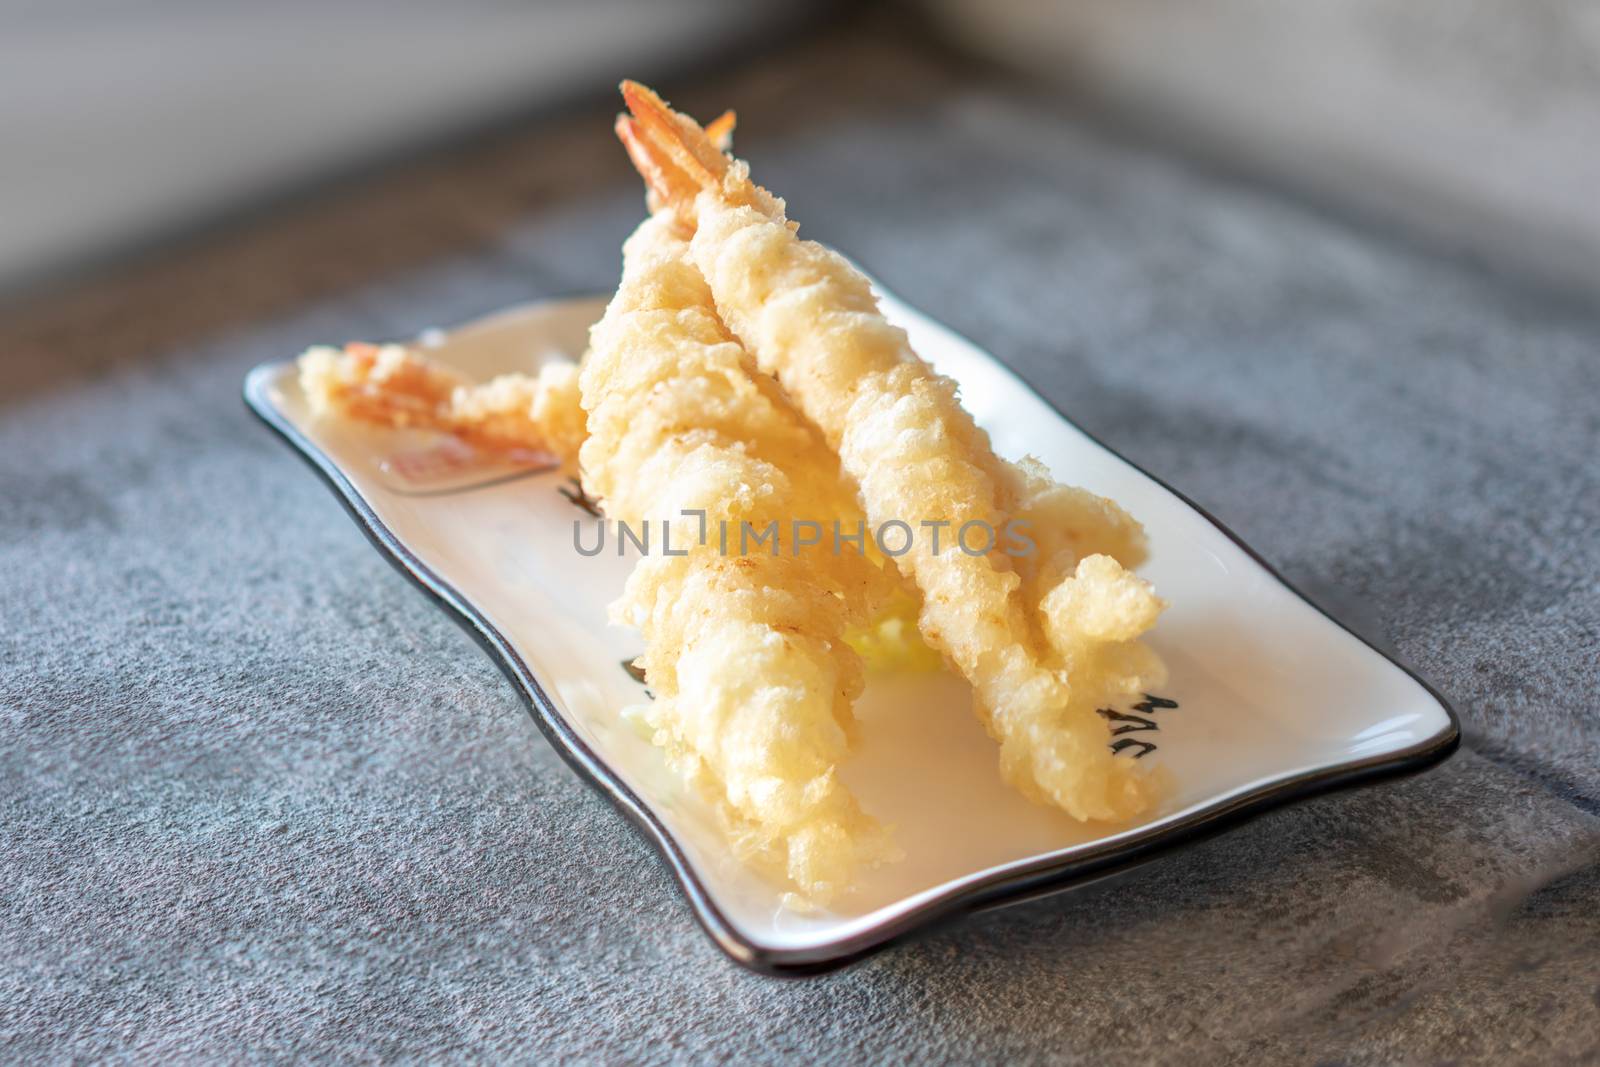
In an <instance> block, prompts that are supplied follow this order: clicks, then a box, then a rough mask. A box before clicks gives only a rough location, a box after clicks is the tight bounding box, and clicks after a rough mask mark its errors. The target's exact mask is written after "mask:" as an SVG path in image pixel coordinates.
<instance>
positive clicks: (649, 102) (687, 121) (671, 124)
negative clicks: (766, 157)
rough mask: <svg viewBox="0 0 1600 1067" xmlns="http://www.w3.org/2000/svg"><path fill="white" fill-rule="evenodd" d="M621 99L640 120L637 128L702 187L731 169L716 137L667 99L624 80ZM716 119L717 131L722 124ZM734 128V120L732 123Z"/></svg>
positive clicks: (719, 179)
mask: <svg viewBox="0 0 1600 1067" xmlns="http://www.w3.org/2000/svg"><path fill="white" fill-rule="evenodd" d="M622 99H623V100H624V101H625V102H626V103H627V105H628V111H629V112H631V113H632V115H633V117H634V120H635V121H636V123H637V130H638V132H639V133H641V134H642V135H643V136H644V138H645V139H647V140H649V142H650V143H651V145H653V146H654V147H655V148H657V149H659V150H660V152H661V153H662V154H663V155H664V156H665V157H666V159H667V160H668V161H670V162H671V163H672V164H673V166H675V167H677V169H678V170H680V171H682V172H683V173H684V175H685V176H687V177H688V178H689V179H690V180H691V181H693V182H694V184H695V185H697V186H699V187H700V188H701V189H711V188H715V187H716V186H717V185H718V184H720V183H721V181H722V176H723V174H725V173H727V170H728V157H727V156H725V155H723V154H722V150H721V149H720V148H718V147H717V145H716V143H715V141H714V140H713V136H714V134H712V133H708V131H706V130H703V129H701V128H700V126H699V124H698V123H696V122H695V121H694V120H693V119H691V118H689V117H688V116H687V115H681V114H679V113H678V112H676V111H673V110H672V109H671V108H670V107H668V106H667V104H666V101H664V100H662V99H661V97H659V96H657V95H656V94H655V93H654V92H652V91H651V90H650V89H648V88H646V87H645V86H643V85H640V84H639V83H638V82H635V81H625V82H623V83H622ZM722 122H723V119H718V120H717V122H716V123H713V124H712V125H713V127H714V129H715V130H716V133H715V135H720V134H721V130H720V128H718V127H719V124H721V123H722ZM730 128H731V124H730Z"/></svg>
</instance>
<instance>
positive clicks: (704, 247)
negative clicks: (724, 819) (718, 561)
mask: <svg viewBox="0 0 1600 1067" xmlns="http://www.w3.org/2000/svg"><path fill="white" fill-rule="evenodd" d="M622 88H623V95H624V97H625V99H626V101H627V104H628V108H629V110H630V111H631V112H632V113H633V116H634V123H633V136H632V139H631V143H630V145H629V150H630V154H631V155H632V156H633V158H634V160H635V163H636V165H638V167H639V170H640V172H641V174H642V175H643V176H644V177H645V179H646V183H647V185H648V186H649V189H650V194H651V200H652V204H653V205H655V206H659V207H662V208H665V209H669V210H670V211H671V212H672V213H673V217H674V218H675V219H676V221H677V224H678V226H679V229H680V232H681V233H683V234H685V235H687V236H690V237H691V238H692V239H691V241H690V246H689V256H690V259H691V260H692V262H693V263H694V264H695V266H696V267H698V268H699V270H700V272H701V274H702V275H703V276H704V278H705V280H706V282H707V284H708V285H709V286H710V290H711V293H712V295H713V298H714V300H715V303H716V309H717V312H718V314H719V315H720V316H721V318H722V321H723V322H724V323H726V325H727V327H728V329H729V330H731V331H732V333H733V335H734V336H736V337H737V338H738V339H739V340H740V341H741V342H743V344H744V346H745V347H746V348H747V349H748V350H749V351H750V353H751V354H752V355H753V356H754V357H755V359H756V361H757V362H758V364H759V365H760V367H761V369H762V370H765V371H768V372H769V373H772V374H774V375H775V376H776V377H777V379H778V380H779V382H780V383H781V384H782V385H783V388H784V389H785V390H786V391H787V392H788V394H789V396H790V397H791V398H792V399H793V401H794V404H795V406H796V407H798V408H799V410H800V411H801V412H802V413H803V414H804V415H805V417H806V418H807V419H808V420H810V422H811V423H813V424H814V425H815V426H816V427H817V428H818V429H819V430H820V431H821V433H822V435H823V437H824V438H825V440H826V441H827V443H828V445H829V446H830V447H831V448H833V449H834V450H835V451H836V452H837V453H838V455H839V458H840V461H841V465H842V467H843V469H844V471H845V472H846V474H848V475H849V476H851V477H853V478H854V479H855V480H856V481H857V483H858V484H859V487H860V494H861V500H862V502H863V504H864V508H865V511H866V513H867V517H868V520H869V521H870V522H871V523H872V524H873V525H874V526H878V525H880V524H882V523H885V522H891V521H895V520H898V521H902V522H906V523H911V524H913V525H914V524H916V523H918V522H919V521H921V520H942V521H948V522H949V523H950V528H951V529H952V530H955V529H959V528H960V527H961V526H962V525H963V524H966V523H968V522H977V523H986V524H987V525H988V528H989V529H991V530H1000V529H1002V528H1005V527H1006V526H1007V524H1008V523H1009V522H1010V521H1011V520H1013V519H1027V518H1029V517H1030V516H1037V517H1043V518H1046V519H1048V520H1049V522H1050V523H1051V525H1050V526H1049V527H1048V528H1042V529H1040V530H1038V531H1037V532H1038V533H1039V534H1040V549H1041V551H1040V552H1038V553H1037V554H1036V555H1035V556H1034V557H1032V558H1022V557H1020V556H1019V557H1018V558H1016V559H1012V558H1011V557H1008V556H1006V555H1003V554H1001V553H998V552H989V553H988V554H985V555H978V556H973V555H968V554H966V553H965V552H960V551H949V550H948V545H946V551H945V552H943V553H939V552H937V551H934V550H933V548H932V545H931V544H930V542H929V540H928V539H926V538H924V539H922V540H921V541H920V542H919V543H917V544H916V545H915V547H914V548H913V549H912V550H911V551H910V552H908V553H907V554H906V555H904V556H901V557H900V558H899V559H898V560H897V563H898V565H899V567H900V568H901V570H902V571H904V572H906V573H907V574H908V575H909V576H910V577H911V578H912V580H913V581H914V582H915V584H916V586H917V588H918V589H919V590H920V591H921V593H922V596H923V606H922V612H921V616H920V620H919V622H920V626H921V630H922V634H923V637H924V638H925V639H926V640H927V641H928V642H929V644H931V645H933V646H934V647H935V648H937V649H939V650H940V651H941V652H943V653H944V654H945V656H946V657H947V658H948V659H949V660H950V661H951V662H952V663H953V664H954V665H955V666H956V667H957V669H959V670H960V672H961V673H962V674H963V675H964V676H965V677H966V678H967V679H968V680H969V681H970V682H971V683H972V685H973V688H974V690H975V694H976V698H977V701H978V705H979V712H980V715H981V716H983V717H984V718H985V721H986V725H987V726H988V728H989V731H990V733H991V734H992V735H993V736H994V737H995V738H996V740H997V741H999V743H1000V746H1001V765H1002V768H1003V771H1004V773H1005V775H1006V777H1007V778H1008V780H1010V781H1011V782H1012V783H1013V784H1015V785H1016V786H1017V787H1018V788H1020V789H1021V790H1022V791H1023V792H1024V793H1026V794H1027V795H1029V796H1031V797H1032V798H1034V799H1036V800H1040V801H1046V802H1051V803H1054V804H1055V805H1057V806H1059V807H1060V808H1062V809H1063V810H1065V811H1066V812H1068V813H1069V814H1070V815H1072V816H1074V817H1075V818H1078V819H1123V818H1127V817H1131V816H1133V815H1136V814H1138V813H1140V812H1141V811H1144V810H1146V809H1147V808H1148V807H1149V806H1150V805H1151V803H1152V802H1153V800H1154V796H1155V793H1156V787H1155V784H1154V782H1153V780H1152V778H1151V777H1150V776H1147V775H1145V774H1142V773H1140V771H1139V769H1138V768H1137V767H1136V766H1135V765H1134V764H1133V763H1132V762H1131V761H1129V760H1127V759H1118V758H1116V757H1114V756H1113V754H1112V753H1111V752H1110V750H1109V747H1108V742H1109V730H1108V727H1107V725H1106V724H1105V722H1104V721H1102V719H1101V718H1100V717H1099V716H1098V715H1097V714H1096V713H1095V712H1096V708H1097V707H1098V706H1099V705H1100V704H1101V703H1102V702H1103V701H1105V700H1106V699H1107V698H1108V697H1109V696H1110V695H1112V694H1120V693H1125V692H1137V691H1139V690H1140V689H1143V688H1146V687H1149V686H1151V685H1153V684H1155V680H1156V679H1158V678H1159V677H1160V675H1161V668H1160V664H1159V662H1158V661H1157V660H1156V659H1155V657H1154V655H1153V654H1151V653H1150V652H1149V651H1148V650H1146V649H1145V648H1144V647H1143V646H1142V645H1139V644H1138V643H1137V642H1136V640H1135V639H1136V638H1137V637H1138V636H1139V635H1140V634H1141V633H1143V632H1144V631H1145V630H1146V629H1148V628H1149V626H1150V625H1151V624H1152V623H1153V622H1154V620H1155V616H1156V615H1157V613H1158V612H1159V611H1160V609H1161V607H1162V603H1161V601H1159V600H1158V599H1157V598H1156V597H1155V595H1154V593H1153V592H1152V591H1151V589H1150V587H1149V585H1148V584H1147V583H1145V582H1143V581H1142V580H1140V579H1138V578H1136V577H1134V576H1133V575H1132V574H1130V573H1129V572H1128V571H1126V570H1125V569H1124V566H1123V563H1122V562H1119V560H1118V559H1117V558H1116V556H1117V555H1121V556H1122V557H1123V558H1124V559H1126V560H1127V562H1129V563H1132V562H1133V561H1134V558H1135V557H1136V556H1137V555H1138V554H1139V553H1140V552H1141V551H1142V543H1143V541H1142V533H1141V531H1140V530H1139V527H1138V524H1137V523H1135V522H1133V520H1132V519H1130V518H1128V517H1127V516H1126V515H1125V514H1124V513H1122V511H1121V509H1119V508H1117V507H1116V505H1114V504H1112V503H1111V502H1110V501H1105V500H1101V499H1100V498H1098V497H1094V496H1092V494H1088V493H1084V492H1083V491H1081V490H1067V489H1064V488H1062V489H1061V490H1060V491H1056V489H1055V487H1054V486H1053V485H1052V483H1050V482H1049V481H1048V479H1045V478H1043V477H1042V476H1041V474H1040V470H1039V468H1037V467H1036V466H1034V467H1027V468H1024V467H1019V466H1017V465H1014V464H1010V463H1007V462H1005V461H1003V460H1001V459H999V458H998V457H996V455H995V454H994V452H993V450H992V448H991V447H990V444H989V439H988V435H987V434H985V433H984V432H983V431H982V430H980V429H979V428H978V427H977V425H976V424H975V423H974V422H973V420H972V417H971V416H970V415H969V414H968V413H967V412H966V411H965V410H964V409H963V408H962V407H961V405H960V403H959V402H958V400H957V397H956V387H955V383H953V382H952V381H950V380H949V379H947V378H944V377H942V376H941V375H939V374H936V373H935V372H934V371H933V370H932V369H931V368H930V367H929V366H928V365H927V364H926V363H924V362H923V361H922V360H921V359H920V358H918V357H917V355H916V353H914V352H913V351H912V350H911V348H910V346H909V344H908V343H907V340H906V335H905V332H904V331H903V330H900V329H898V328H896V327H894V326H891V325H890V324H889V323H888V322H887V321H886V320H885V319H884V317H883V315H882V313H881V312H880V310H879V308H878V304H877V300H876V298H875V297H874V296H873V294H872V291H871V287H870V285H869V283H868V281H867V279H866V278H865V276H863V275H862V274H861V273H860V272H859V271H857V270H856V269H855V268H854V267H853V266H852V265H851V264H850V263H849V262H848V261H846V260H845V259H844V258H843V257H841V256H839V255H837V254H836V253H834V252H831V251H829V250H828V249H826V248H823V247H822V246H820V245H818V244H816V243H814V242H810V241H802V240H800V239H799V238H798V237H797V236H796V235H795V227H794V224H793V223H791V222H789V220H788V219H787V218H786V217H785V214H784V205H783V202H782V201H781V200H779V199H778V198H776V197H774V196H773V195H772V194H770V193H768V192H767V191H766V190H765V189H763V188H761V187H760V186H758V185H756V184H754V183H753V182H752V181H751V180H750V175H749V168H748V166H747V165H746V164H745V163H743V162H742V161H739V160H735V159H731V158H730V157H728V156H726V155H724V154H723V153H722V152H721V151H720V150H719V149H718V146H717V145H716V144H714V143H712V142H711V141H710V140H709V139H708V138H707V137H706V136H705V134H704V132H703V131H702V130H701V129H700V127H699V126H697V125H696V124H695V123H694V121H693V120H692V119H689V118H688V117H687V116H684V115H680V114H678V113H676V112H674V111H672V110H671V109H670V108H668V107H667V106H666V104H664V103H663V102H662V101H661V100H660V98H659V97H657V96H656V95H655V94H654V93H652V92H651V91H650V90H648V89H646V88H645V87H643V86H641V85H638V84H636V83H632V82H624V83H623V87H622ZM1046 582H1053V583H1054V584H1053V585H1049V586H1047V585H1046V584H1045V583H1046Z"/></svg>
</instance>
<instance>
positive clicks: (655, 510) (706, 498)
mask: <svg viewBox="0 0 1600 1067" xmlns="http://www.w3.org/2000/svg"><path fill="white" fill-rule="evenodd" d="M687 253H688V247H687V244H686V243H685V242H684V241H683V240H682V239H681V238H679V237H678V236H676V234H675V233H674V229H673V220H672V219H671V218H670V217H668V216H666V215H659V216H656V217H653V218H651V219H649V220H647V221H646V222H645V223H644V224H643V225H641V226H640V227H639V229H638V230H637V231H636V232H635V233H634V235H633V236H632V237H630V238H629V239H628V242H627V243H626V245H624V248H623V274H622V281H621V284H620V286H619V288H618V290H617V294H616V296H615V297H614V298H613V299H612V301H611V304H610V305H609V307H607V309H606V313H605V316H604V318H602V319H601V320H600V322H599V323H598V324H596V325H595V327H594V329H593V331H592V333H591V338H590V341H591V347H590V352H589V355H588V356H587V357H586V358H585V360H584V363H583V369H582V372H581V385H582V393H583V406H584V408H585V409H586V410H587V411H588V415H589V420H588V432H589V436H588V439H587V441H586V442H585V443H584V445H583V448H582V451H581V460H582V465H583V471H584V482H585V486H586V487H587V488H588V489H589V490H590V491H591V492H592V493H594V494H596V495H597V496H599V497H601V498H602V499H603V501H604V504H605V510H606V513H607V515H608V517H610V518H612V519H614V520H617V521H620V522H627V523H629V524H635V525H637V524H639V523H641V522H643V521H648V522H649V523H650V525H652V526H656V527H658V528H659V526H660V524H661V523H663V522H669V523H671V537H672V540H673V541H674V542H676V545H677V547H676V548H674V552H677V551H679V550H681V549H684V548H687V549H688V553H687V555H670V556H669V555H666V554H665V553H664V552H663V551H661V550H660V548H659V546H658V549H657V550H656V551H655V552H653V553H649V554H646V555H645V556H644V558H642V559H641V560H640V561H639V563H638V564H637V566H636V568H635V570H634V572H633V574H632V576H631V577H630V578H629V581H628V585H627V589H626V591H625V593H624V594H623V597H622V599H621V600H620V601H619V602H618V603H617V604H615V605H613V608H612V612H613V616H614V617H615V618H616V619H617V620H618V621H621V622H626V623H630V624H632V625H635V626H637V627H639V629H640V630H641V631H642V632H643V635H644V638H645V647H646V651H645V653H644V655H643V656H642V657H641V661H642V664H643V666H644V668H645V674H646V677H647V679H648V681H649V683H650V686H651V688H652V690H653V691H654V693H655V700H654V702H653V703H651V704H650V705H648V706H647V707H645V708H644V709H642V711H641V712H640V715H641V717H642V718H643V720H644V722H645V723H646V724H647V725H648V726H649V728H650V729H651V730H652V731H653V737H654V740H655V742H656V743H657V744H658V745H660V746H662V747H663V748H665V749H666V751H667V753H668V755H669V758H670V759H671V761H672V762H673V763H674V764H675V765H676V766H677V767H678V768H679V769H680V770H682V771H683V772H685V773H686V774H687V776H689V777H690V778H691V779H693V780H697V781H698V782H699V783H701V784H703V785H705V786H707V787H708V788H709V790H710V791H711V792H712V794H713V795H715V796H717V797H718V798H719V800H720V801H721V806H722V810H723V814H724V816H725V818H726V821H727V823H728V828H729V829H730V831H731V832H732V836H733V837H734V839H735V841H736V843H737V844H739V845H741V846H742V850H743V851H745V852H746V853H747V854H749V855H753V856H755V857H757V858H762V859H765V860H766V861H767V862H768V863H769V864H770V865H773V866H775V867H776V868H777V869H778V870H779V871H781V872H782V873H783V874H786V875H787V876H788V878H789V879H790V880H791V881H792V882H793V884H794V885H795V886H797V887H798V888H799V889H800V891H801V899H808V900H810V901H812V902H815V903H825V902H826V901H827V900H828V899H829V898H830V897H831V896H833V895H834V894H835V893H836V892H838V891H839V890H841V889H843V888H845V887H846V886H848V884H849V883H850V882H851V880H852V877H853V874H854V872H855V871H856V870H857V869H858V868H859V867H860V866H862V865H863V864H871V863H875V862H878V861H880V860H883V859H887V858H890V856H891V854H892V849H891V848H890V846H889V844H888V841H887V837H886V835H885V834H884V832H883V831H882V830H881V829H880V828H879V827H878V825H877V824H876V823H875V822H874V821H873V820H871V819H870V818H869V817H868V816H866V815H865V814H863V813H862V811H861V810H860V809H859V807H858V806H857V804H856V801H855V799H854V798H853V797H852V796H851V794H850V793H849V791H848V790H847V789H846V788H845V787H844V785H843V784H842V783H841V782H840V781H839V779H838V777H837V774H836V771H835V768H836V766H837V764H838V763H839V761H840V760H841V759H842V758H843V756H844V755H845V752H846V749H847V741H848V732H849V727H850V725H851V722H852V717H851V710H850V705H851V702H852V701H853V700H854V698H855V697H856V695H857V694H859V693H860V691H861V689H862V687H863V684H864V680H863V672H862V668H861V661H860V658H859V656H858V655H857V654H856V653H855V652H854V651H853V650H852V649H851V648H850V646H849V645H848V644H846V642H845V640H844V634H845V630H846V628H847V626H849V625H851V624H852V623H859V622H861V621H863V620H864V619H866V618H867V617H868V614H869V612H870V610H871V608H872V607H873V606H874V605H875V604H876V603H877V602H878V601H879V600H880V599H881V598H882V597H883V596H884V595H886V594H887V592H888V591H889V590H890V589H892V579H891V577H890V576H889V575H888V574H887V573H886V572H885V571H883V570H882V569H881V568H879V567H878V566H877V565H876V564H875V563H873V562H872V561H871V560H870V559H868V558H866V557H863V556H861V555H858V554H857V553H855V552H845V553H842V554H838V555H835V554H832V553H829V552H826V551H822V552H808V553H806V554H804V555H803V556H796V555H795V554H794V553H793V552H791V550H790V546H789V545H788V544H787V543H784V544H783V545H782V547H781V551H778V552H776V553H775V554H768V553H767V552H766V551H765V550H762V549H757V550H755V551H751V552H749V553H747V554H740V553H739V552H737V551H735V550H734V547H735V546H732V545H730V546H729V551H728V552H727V553H724V552H723V551H722V550H721V546H720V545H719V544H718V541H719V535H718V534H717V533H716V532H715V531H716V530H717V529H718V528H719V526H721V524H722V523H726V524H727V526H726V527H723V528H724V529H728V530H731V531H734V535H733V536H737V535H738V531H740V530H741V529H742V527H741V523H749V524H750V527H751V528H752V529H761V528H763V527H764V526H765V524H766V523H768V522H769V521H772V520H776V521H777V522H778V525H779V527H780V528H783V529H788V526H789V524H790V523H791V521H792V520H794V519H795V518H796V517H803V516H815V517H817V518H831V517H833V516H836V515H850V514H855V515H857V516H859V512H858V511H856V509H855V507H854V505H853V502H852V498H853V491H852V490H851V489H850V487H848V486H847V485H845V484H844V483H843V482H842V481H841V479H840V475H839V470H838V464H837V460H836V459H835V458H834V456H833V455H832V453H831V452H830V451H829V450H828V449H827V447H826V446H825V445H824V444H823V443H822V442H821V441H820V440H819V439H818V438H817V436H816V434H815V431H813V430H812V429H811V428H810V427H808V426H807V425H805V423H804V422H803V421H802V420H801V419H800V417H799V416H798V415H797V414H796V413H795V412H794V411H793V410H792V409H791V408H790V406H789V404H788V402H787V400H786V399H785V398H784V397H783V395H782V393H781V391H780V390H779V389H778V388H777V386H776V384H775V383H773V382H772V381H771V379H769V378H767V377H766V376H765V375H762V374H761V373H760V372H759V371H757V370H756V369H755V367H754V365H753V363H752V361H751V360H750V358H749V356H748V355H747V354H746V352H745V351H744V349H743V348H742V347H741V346H740V345H739V344H738V342H737V341H735V340H734V339H733V338H732V337H731V336H730V335H729V334H728V332H727V330H726V329H725V328H724V327H723V325H722V323H721V321H720V320H719V319H718V318H717V315H716V312H715V310H714V308H713V306H712V302H711V294H710V291H709V290H708V289H707V288H706V285H705V281H704V279H703V278H702V277H701V276H700V274H699V272H698V271H696V270H695V269H694V267H693V266H692V265H691V264H690V263H689V262H688V260H687ZM684 512H691V513H694V512H703V513H704V514H703V515H698V514H693V515H690V516H685V515H684ZM708 528H709V529H710V530H711V531H713V532H711V533H710V535H709V536H705V535H704V534H703V533H702V531H705V530H707V529H708ZM784 536H785V538H786V537H787V535H784Z"/></svg>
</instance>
